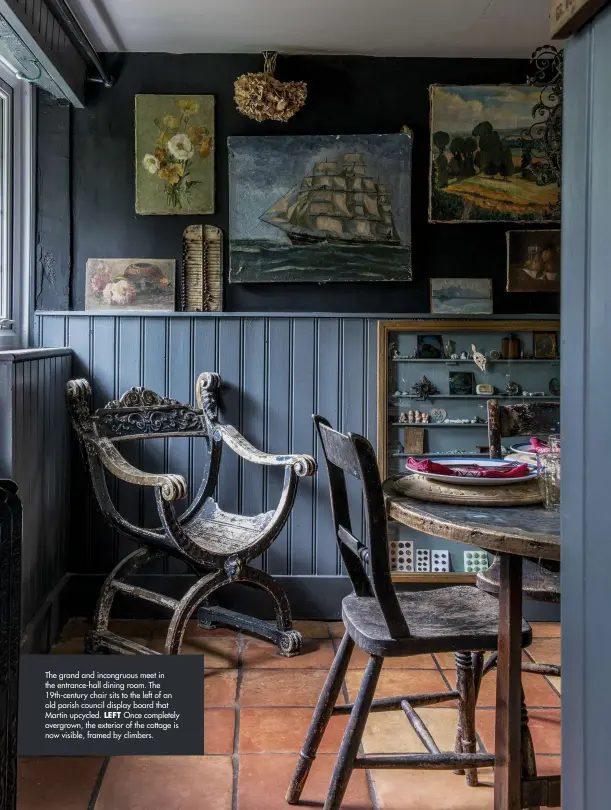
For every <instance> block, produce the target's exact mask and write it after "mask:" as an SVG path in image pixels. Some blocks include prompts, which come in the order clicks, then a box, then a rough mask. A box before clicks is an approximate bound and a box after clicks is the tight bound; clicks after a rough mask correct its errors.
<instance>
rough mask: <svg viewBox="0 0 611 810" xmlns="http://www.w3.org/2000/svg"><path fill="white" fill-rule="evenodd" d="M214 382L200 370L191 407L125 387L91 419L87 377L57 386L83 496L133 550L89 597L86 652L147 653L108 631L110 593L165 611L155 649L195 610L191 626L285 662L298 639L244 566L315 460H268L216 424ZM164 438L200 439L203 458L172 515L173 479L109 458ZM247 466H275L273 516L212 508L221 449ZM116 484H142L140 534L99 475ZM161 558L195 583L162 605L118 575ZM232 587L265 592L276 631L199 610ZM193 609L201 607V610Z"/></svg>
mask: <svg viewBox="0 0 611 810" xmlns="http://www.w3.org/2000/svg"><path fill="white" fill-rule="evenodd" d="M219 386H220V377H219V376H218V375H217V374H211V373H208V374H202V375H200V377H199V378H198V380H197V385H196V390H197V401H198V406H199V407H198V408H195V407H193V406H191V405H184V404H181V403H180V402H177V401H176V400H175V399H169V398H164V397H161V396H159V395H158V394H156V393H154V392H153V391H149V390H147V389H144V388H132V389H131V390H130V391H128V392H127V393H126V394H124V395H123V396H122V397H121V399H119V400H116V401H113V402H109V403H108V405H106V407H104V408H100V409H98V410H97V411H95V412H94V413H92V412H91V411H90V409H89V399H90V395H91V388H90V386H89V383H88V382H87V380H72V381H71V382H69V383H68V386H67V396H68V406H69V410H70V414H71V417H72V423H73V425H74V429H75V431H76V433H77V436H78V438H79V441H80V443H81V445H82V448H83V449H84V456H85V459H86V463H87V466H88V468H89V472H90V474H91V480H92V483H93V490H94V492H95V496H96V498H97V502H98V504H99V507H100V509H101V511H102V514H103V515H104V517H105V518H106V520H107V521H108V522H109V523H110V524H111V525H112V526H113V527H114V528H115V529H118V530H119V531H120V532H122V533H123V534H125V535H126V536H127V537H129V538H130V539H132V540H134V541H135V542H136V543H138V544H139V545H140V548H139V549H137V550H136V551H134V552H132V553H131V554H129V555H128V556H127V557H126V558H125V559H123V560H121V562H120V563H119V564H118V565H117V566H116V567H115V568H114V570H113V571H112V572H111V574H110V575H109V576H108V578H107V579H106V582H105V583H104V586H103V588H102V591H101V593H100V596H99V600H98V605H97V608H96V612H95V617H94V622H93V629H92V631H91V632H90V634H89V635H88V639H87V649H88V650H89V651H92V652H93V651H97V650H100V649H102V650H111V651H115V652H121V653H131V654H137V653H141V654H154V653H153V651H152V650H150V649H148V648H147V647H143V646H142V645H140V644H137V643H136V642H134V641H131V640H129V639H125V638H121V637H120V636H118V635H116V634H115V633H112V632H110V631H109V629H108V622H109V617H110V611H111V608H112V603H113V600H114V598H115V595H116V594H117V593H123V594H128V595H130V596H132V597H135V598H137V599H143V600H145V601H149V602H153V603H154V604H156V605H161V606H162V607H164V608H167V609H169V610H170V611H171V613H172V618H171V621H170V625H169V629H168V632H167V637H166V642H165V653H166V654H175V653H178V652H179V651H180V646H181V643H182V638H183V634H184V631H185V627H186V623H187V621H188V619H189V618H190V617H191V615H192V614H193V613H194V612H195V611H196V610H197V609H198V608H200V611H199V619H200V624H204V625H207V626H214V625H221V626H226V627H233V628H235V629H243V630H246V631H248V632H251V633H253V634H255V635H260V636H262V637H264V638H267V639H269V640H271V641H273V642H275V643H276V644H277V645H278V648H279V651H280V653H281V654H283V655H285V656H292V655H297V654H298V653H299V652H300V650H301V636H300V634H299V633H298V632H296V631H295V630H293V629H292V622H291V612H290V607H289V603H288V599H287V597H286V594H285V592H284V590H283V589H282V587H281V586H280V585H279V584H278V583H277V582H276V581H275V580H274V579H273V578H272V577H271V576H270V575H269V574H267V573H265V572H264V571H261V570H259V569H256V568H253V567H251V566H250V565H249V564H248V563H249V562H250V561H251V560H253V559H254V558H255V557H258V556H259V555H261V554H262V553H263V552H264V551H265V550H266V549H268V548H269V547H270V545H271V544H272V543H273V542H274V540H275V539H276V537H277V536H278V534H279V533H280V531H281V530H282V527H283V526H284V524H285V523H286V521H287V518H288V516H289V514H290V512H291V509H292V507H293V503H294V500H295V495H296V492H297V484H298V481H299V478H300V477H302V476H306V475H313V474H314V472H315V471H316V462H315V461H314V459H313V458H311V457H310V456H305V455H279V456H276V455H270V454H268V453H263V452H261V451H260V450H257V449H256V448H255V447H253V446H252V445H251V444H249V443H248V442H247V441H246V439H245V438H244V437H243V436H241V435H240V433H238V431H237V430H236V429H235V428H233V427H232V426H231V425H223V424H220V423H219V422H218V406H217V392H218V389H219ZM169 436H181V437H200V438H203V439H204V440H205V443H206V446H207V453H206V458H205V468H204V477H203V481H202V483H201V486H200V488H199V491H198V492H197V494H196V495H195V497H194V499H193V501H192V503H191V504H190V505H189V506H188V508H187V509H186V510H185V511H184V512H183V513H182V514H181V515H180V516H179V515H177V513H176V511H175V508H174V503H175V502H176V501H178V500H179V499H181V498H184V497H186V495H187V484H186V481H185V479H184V478H183V477H182V476H180V475H171V474H161V475H154V474H150V473H146V472H142V471H141V470H139V469H137V468H136V467H134V466H132V465H131V464H130V463H129V462H128V461H127V460H126V459H125V458H124V457H123V456H122V455H121V453H120V452H119V449H118V447H117V445H118V444H119V443H120V442H122V441H127V440H130V441H132V440H137V439H146V440H148V439H165V438H168V437H169ZM224 444H225V445H227V447H228V448H229V449H230V450H232V451H233V452H234V453H236V454H237V455H238V456H240V457H241V458H243V459H245V460H246V461H249V462H252V463H253V464H261V465H273V466H279V467H284V486H283V489H282V495H281V497H280V501H279V503H278V506H277V507H276V509H275V510H272V511H270V512H266V513H265V514H260V515H255V516H252V517H249V516H243V515H233V514H228V513H226V512H223V511H221V509H220V508H219V507H218V505H217V503H216V501H215V500H214V493H215V489H216V486H217V479H218V472H219V467H220V463H221V451H222V448H223V445H224ZM107 472H109V473H111V474H112V475H114V476H116V477H117V478H119V479H121V480H122V481H127V482H129V483H131V484H136V485H139V486H143V487H152V488H153V490H154V493H155V500H156V505H157V510H158V513H159V519H160V527H159V528H156V529H144V528H141V527H139V526H134V525H132V524H131V523H129V522H128V521H127V520H126V519H125V518H124V517H122V515H121V514H119V512H118V511H117V509H116V508H115V506H114V504H113V502H112V500H111V498H110V494H109V491H108V487H107V483H106V473H107ZM163 555H169V556H171V557H175V558H177V559H179V560H183V561H184V562H185V563H186V564H187V565H188V566H189V568H190V569H191V570H192V571H193V572H194V573H195V574H196V575H197V577H198V580H197V582H196V584H194V585H193V586H192V587H191V588H190V589H189V590H188V592H187V593H186V594H185V596H184V597H183V598H182V599H179V600H177V599H172V598H170V597H168V596H164V595H162V594H159V593H155V592H153V591H149V590H146V589H144V588H140V587H135V586H134V585H132V584H130V583H129V582H128V581H127V579H128V577H129V576H130V575H132V574H133V573H135V571H136V570H137V569H139V568H140V567H141V566H143V565H144V564H145V563H147V562H149V561H150V560H153V559H155V558H157V557H160V556H163ZM234 582H242V583H245V584H247V585H250V586H255V587H258V588H262V589H263V590H265V591H267V593H268V594H269V595H270V596H271V598H272V600H273V601H274V603H275V610H276V625H277V626H276V627H273V626H272V625H270V624H268V623H267V622H264V621H262V620H259V619H256V618H253V617H249V616H244V615H242V614H240V613H237V612H235V611H232V610H227V609H224V608H221V607H217V606H214V605H211V604H208V602H207V600H208V599H209V597H210V596H211V595H212V594H213V593H214V592H215V591H217V590H218V589H219V588H221V587H222V586H223V585H226V584H228V583H234ZM202 606H203V607H202Z"/></svg>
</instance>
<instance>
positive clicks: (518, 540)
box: [384, 479, 560, 810]
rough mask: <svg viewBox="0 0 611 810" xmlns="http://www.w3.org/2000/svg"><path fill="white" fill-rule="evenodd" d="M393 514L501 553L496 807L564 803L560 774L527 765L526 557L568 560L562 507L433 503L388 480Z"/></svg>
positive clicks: (388, 499) (407, 523)
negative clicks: (532, 771) (523, 729)
mask: <svg viewBox="0 0 611 810" xmlns="http://www.w3.org/2000/svg"><path fill="white" fill-rule="evenodd" d="M384 494H385V496H386V505H387V512H388V517H389V518H390V519H391V520H396V521H398V522H399V523H403V524H404V525H405V526H409V527H410V528H412V529H417V530H418V531H421V532H425V533H426V534H432V535H435V536H436V537H443V538H445V539H447V540H456V541H458V542H460V543H468V544H469V545H473V546H477V547H479V548H484V549H486V550H487V551H492V552H494V553H495V554H498V555H499V557H500V568H501V572H500V577H501V581H500V591H499V656H498V669H497V693H496V729H495V756H496V764H495V779H494V808H495V810H520V808H522V807H559V806H560V776H549V777H528V778H523V775H522V768H521V764H522V763H521V739H520V738H521V734H520V723H521V703H522V693H521V684H522V679H521V658H522V650H521V626H522V558H523V557H534V558H538V559H544V560H556V561H557V560H560V515H559V514H558V513H557V512H552V511H550V510H547V509H545V508H544V507H542V506H520V507H503V506H496V507H490V506H487V507H482V508H479V507H476V506H456V505H450V504H441V503H431V502H428V501H421V500H416V499H414V498H408V497H405V496H402V495H400V494H398V493H397V491H396V490H395V488H394V486H393V483H392V479H389V480H388V481H387V482H386V483H385V484H384Z"/></svg>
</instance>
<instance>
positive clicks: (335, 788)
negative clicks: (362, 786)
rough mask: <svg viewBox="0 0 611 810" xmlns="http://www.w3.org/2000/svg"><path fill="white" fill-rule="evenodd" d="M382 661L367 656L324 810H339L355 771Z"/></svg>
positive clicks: (380, 658)
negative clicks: (355, 762)
mask: <svg viewBox="0 0 611 810" xmlns="http://www.w3.org/2000/svg"><path fill="white" fill-rule="evenodd" d="M383 663H384V659H383V658H382V657H380V656H378V655H370V656H369V663H368V664H367V669H366V670H365V675H364V677H363V680H362V681H361V685H360V687H359V692H358V695H357V696H356V700H355V701H354V706H353V708H352V712H351V713H350V719H349V720H348V725H347V726H346V731H345V732H344V737H343V739H342V744H341V747H340V749H339V754H338V755H337V760H336V762H335V768H334V769H333V776H332V777H331V784H330V786H329V793H328V794H327V799H326V801H325V805H324V808H323V810H339V808H340V806H341V803H342V800H343V798H344V794H345V793H346V788H347V787H348V782H349V781H350V777H351V775H352V771H353V770H354V760H355V759H356V755H357V753H358V750H359V746H360V744H361V738H362V737H363V731H364V730H365V724H366V722H367V717H368V716H369V709H370V708H371V703H372V701H373V697H374V695H375V691H376V686H377V685H378V678H379V677H380V672H381V670H382V664H383Z"/></svg>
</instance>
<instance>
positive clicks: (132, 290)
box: [85, 259, 176, 313]
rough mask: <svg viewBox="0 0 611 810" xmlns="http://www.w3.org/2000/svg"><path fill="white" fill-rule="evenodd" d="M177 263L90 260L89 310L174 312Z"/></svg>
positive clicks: (88, 283) (150, 260) (149, 260)
mask: <svg viewBox="0 0 611 810" xmlns="http://www.w3.org/2000/svg"><path fill="white" fill-rule="evenodd" d="M175 277H176V262H175V261H174V259H89V261H88V262H87V274H86V285H87V286H86V290H85V309H86V310H101V309H104V310H113V311H114V312H116V313H119V312H120V311H121V310H152V309H159V310H165V311H169V312H173V311H174V309H175V305H174V301H175V295H174V293H175Z"/></svg>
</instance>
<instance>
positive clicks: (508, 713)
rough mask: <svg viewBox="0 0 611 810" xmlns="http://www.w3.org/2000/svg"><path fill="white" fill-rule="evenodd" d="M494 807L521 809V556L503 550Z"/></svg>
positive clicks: (497, 809)
mask: <svg viewBox="0 0 611 810" xmlns="http://www.w3.org/2000/svg"><path fill="white" fill-rule="evenodd" d="M500 557H501V560H500V565H501V572H500V577H501V583H500V592H499V611H500V612H499V658H498V667H497V687H496V730H495V756H496V766H495V774H494V810H520V808H521V803H522V802H521V798H522V797H521V794H522V763H521V741H520V734H521V730H520V724H521V695H522V673H521V666H520V665H521V658H522V638H521V636H522V558H521V557H519V556H517V555H511V554H501V555H500Z"/></svg>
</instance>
